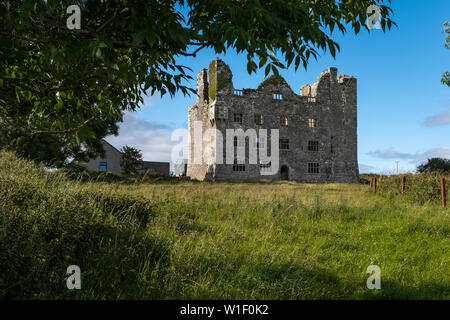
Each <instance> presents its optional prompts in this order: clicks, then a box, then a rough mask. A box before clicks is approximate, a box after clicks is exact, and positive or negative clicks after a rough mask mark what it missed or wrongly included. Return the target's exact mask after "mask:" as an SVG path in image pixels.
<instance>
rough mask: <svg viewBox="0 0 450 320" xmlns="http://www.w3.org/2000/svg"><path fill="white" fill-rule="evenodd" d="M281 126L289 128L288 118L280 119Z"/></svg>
mask: <svg viewBox="0 0 450 320" xmlns="http://www.w3.org/2000/svg"><path fill="white" fill-rule="evenodd" d="M280 124H281V126H283V127H287V126H288V118H287V117H286V116H281V118H280Z"/></svg>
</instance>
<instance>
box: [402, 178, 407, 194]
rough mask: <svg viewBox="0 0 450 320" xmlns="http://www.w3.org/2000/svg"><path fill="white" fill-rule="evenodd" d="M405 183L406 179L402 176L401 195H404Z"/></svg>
mask: <svg viewBox="0 0 450 320" xmlns="http://www.w3.org/2000/svg"><path fill="white" fill-rule="evenodd" d="M405 182H406V177H405V176H402V189H401V194H404V193H405Z"/></svg>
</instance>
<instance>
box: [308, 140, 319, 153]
mask: <svg viewBox="0 0 450 320" xmlns="http://www.w3.org/2000/svg"><path fill="white" fill-rule="evenodd" d="M308 151H319V141H311V140H310V141H308Z"/></svg>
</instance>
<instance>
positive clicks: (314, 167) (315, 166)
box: [308, 162, 319, 174]
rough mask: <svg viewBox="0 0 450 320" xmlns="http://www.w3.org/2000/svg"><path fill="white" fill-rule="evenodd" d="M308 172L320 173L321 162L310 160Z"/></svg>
mask: <svg viewBox="0 0 450 320" xmlns="http://www.w3.org/2000/svg"><path fill="white" fill-rule="evenodd" d="M308 173H313V174H318V173H319V163H318V162H308Z"/></svg>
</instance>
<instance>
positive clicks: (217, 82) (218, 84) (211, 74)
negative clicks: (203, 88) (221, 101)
mask: <svg viewBox="0 0 450 320" xmlns="http://www.w3.org/2000/svg"><path fill="white" fill-rule="evenodd" d="M208 79H209V86H208V96H209V99H210V100H211V101H213V100H215V99H216V94H217V92H219V91H220V90H222V89H224V88H226V87H227V86H228V85H229V84H230V83H231V79H230V78H228V77H227V76H226V75H225V74H224V73H222V72H220V70H219V72H217V63H216V61H215V60H214V61H211V63H210V64H209V67H208Z"/></svg>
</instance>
